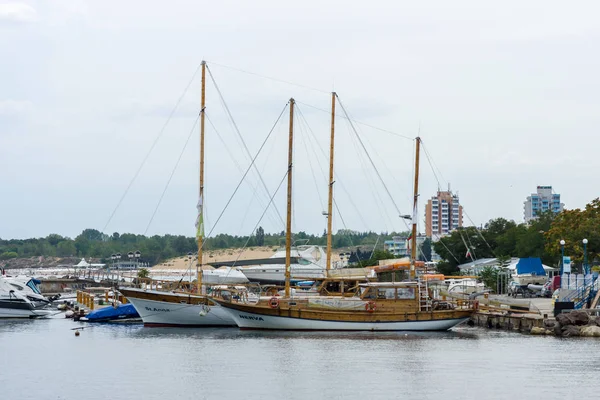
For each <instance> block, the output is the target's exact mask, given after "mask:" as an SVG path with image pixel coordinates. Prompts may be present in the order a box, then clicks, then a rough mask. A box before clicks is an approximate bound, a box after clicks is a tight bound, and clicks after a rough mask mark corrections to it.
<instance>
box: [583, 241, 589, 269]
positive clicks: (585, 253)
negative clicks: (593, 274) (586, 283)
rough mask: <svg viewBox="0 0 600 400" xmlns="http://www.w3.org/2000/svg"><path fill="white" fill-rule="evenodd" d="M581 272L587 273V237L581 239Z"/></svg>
mask: <svg viewBox="0 0 600 400" xmlns="http://www.w3.org/2000/svg"><path fill="white" fill-rule="evenodd" d="M582 242H583V273H584V274H585V275H587V274H588V259H587V244H588V240H587V239H583V240H582Z"/></svg>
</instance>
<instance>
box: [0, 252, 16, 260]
mask: <svg viewBox="0 0 600 400" xmlns="http://www.w3.org/2000/svg"><path fill="white" fill-rule="evenodd" d="M17 257H19V255H18V254H17V253H15V252H14V251H5V252H4V253H2V254H0V260H9V259H11V258H17Z"/></svg>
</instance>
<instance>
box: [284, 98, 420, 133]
mask: <svg viewBox="0 0 600 400" xmlns="http://www.w3.org/2000/svg"><path fill="white" fill-rule="evenodd" d="M296 104H302V105H305V106H307V107H310V108H314V109H315V110H319V111H323V112H326V113H328V114H330V113H331V111H327V110H326V109H324V108H320V107H316V106H313V105H310V104H308V103H304V102H301V101H296ZM339 117H341V118H345V119H348V120H350V121H352V122H354V123H355V124H358V125H363V126H366V127H369V128H372V129H375V130H377V131H381V132H385V133H389V134H390V135H394V136H397V137H400V138H403V139H407V140H415V138H412V137H410V136H406V135H403V134H401V133H397V132H393V131H390V130H387V129H383V128H379V127H377V126H374V125H371V124H367V123H366V122H361V121H357V120H355V119H351V118H350V117H348V116H347V115H346V116H343V115H339Z"/></svg>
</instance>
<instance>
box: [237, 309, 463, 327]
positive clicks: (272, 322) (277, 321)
mask: <svg viewBox="0 0 600 400" xmlns="http://www.w3.org/2000/svg"><path fill="white" fill-rule="evenodd" d="M228 311H229V313H230V314H231V317H232V318H233V320H234V321H235V323H236V324H237V326H239V327H240V328H242V329H273V330H305V331H446V330H448V329H450V328H453V327H455V326H457V325H459V324H461V323H463V322H465V321H468V320H469V318H454V319H443V320H433V321H403V322H345V321H324V320H313V319H302V318H290V317H279V316H269V315H261V314H255V313H249V312H244V311H238V310H234V309H228Z"/></svg>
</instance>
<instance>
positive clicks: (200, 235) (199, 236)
mask: <svg viewBox="0 0 600 400" xmlns="http://www.w3.org/2000/svg"><path fill="white" fill-rule="evenodd" d="M205 108H206V61H204V60H202V91H201V100H200V193H199V197H198V221H197V222H196V225H197V231H196V240H197V242H198V258H197V259H196V274H197V278H196V286H197V288H196V291H197V292H198V293H202V241H203V240H204V215H203V211H204V115H205V113H204V109H205Z"/></svg>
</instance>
